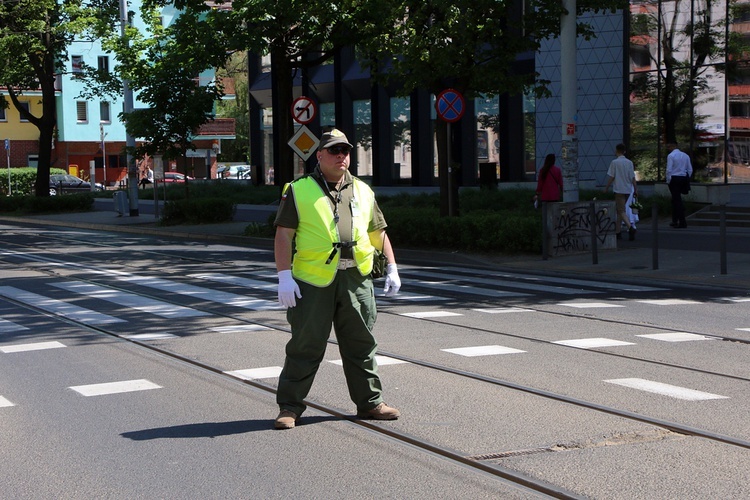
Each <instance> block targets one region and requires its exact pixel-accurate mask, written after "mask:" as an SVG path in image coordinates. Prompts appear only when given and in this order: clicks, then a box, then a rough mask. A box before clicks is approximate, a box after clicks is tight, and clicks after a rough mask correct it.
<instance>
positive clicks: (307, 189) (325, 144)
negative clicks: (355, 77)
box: [274, 129, 401, 429]
mask: <svg viewBox="0 0 750 500" xmlns="http://www.w3.org/2000/svg"><path fill="white" fill-rule="evenodd" d="M351 150H352V145H351V144H350V143H349V141H348V140H347V138H346V135H344V133H343V132H341V131H339V130H337V129H333V130H331V131H330V132H326V133H324V134H323V136H322V138H321V141H320V146H319V148H318V151H317V153H316V155H317V159H318V165H317V166H316V167H315V170H314V171H313V172H312V173H310V174H308V175H304V176H302V177H300V178H299V179H296V180H295V181H293V182H291V183H289V184H287V185H285V186H284V188H283V191H282V197H281V202H280V204H279V209H278V212H277V215H276V220H275V226H276V237H275V241H274V255H275V259H276V269H277V271H278V278H279V288H278V297H279V302H280V303H281V305H283V306H286V307H287V321H289V324H290V326H291V330H292V338H291V339H290V340H289V342H288V343H287V345H286V359H285V362H284V367H283V369H282V371H281V375H280V376H279V385H278V391H277V395H276V402H277V403H278V405H279V409H280V413H279V415H278V417H277V418H276V422H275V427H276V429H291V428H293V427H294V426H295V424H296V422H297V420H298V419H299V417H300V416H301V415H302V413H303V412H304V411H305V409H306V405H305V403H304V399H305V398H306V397H307V395H308V393H309V391H310V388H311V387H312V383H313V379H314V377H315V373H316V372H317V370H318V367H319V366H320V363H321V361H322V360H323V355H324V354H325V350H326V346H327V341H328V337H329V336H330V333H331V326H333V330H334V332H335V334H336V339H337V341H338V346H339V352H340V353H341V358H342V362H343V367H344V377H345V378H346V383H347V386H348V388H349V396H350V398H351V399H352V401H353V402H354V404H355V405H356V408H357V416H358V417H361V418H373V419H378V420H395V419H397V418H398V417H399V416H400V412H399V411H398V410H397V409H395V408H392V407H390V406H388V405H386V404H385V403H384V402H383V396H382V384H381V380H380V377H379V375H378V371H377V364H376V362H375V353H376V351H377V342H376V340H375V337H374V336H373V332H372V329H373V326H374V325H375V316H376V304H375V292H374V289H373V280H372V278H371V276H370V273H371V271H372V266H373V258H374V252H375V249H376V248H377V249H378V250H382V251H383V253H384V254H385V256H386V258H387V262H388V264H387V266H386V269H387V271H386V272H387V274H386V276H385V288H384V292H385V294H386V296H392V295H395V294H396V293H398V291H399V289H400V287H401V280H400V278H399V276H398V267H397V265H396V259H395V256H394V253H393V248H392V246H391V243H390V241H389V239H388V236H387V235H386V233H385V228H386V226H387V224H386V221H385V218H384V217H383V214H382V212H381V211H380V209H379V208H378V204H377V202H376V200H375V195H374V193H373V192H372V189H370V187H369V186H367V184H365V183H364V182H362V181H361V180H360V179H358V178H357V177H355V176H353V175H352V174H351V173H350V172H349V170H348V169H349V153H350V152H351Z"/></svg>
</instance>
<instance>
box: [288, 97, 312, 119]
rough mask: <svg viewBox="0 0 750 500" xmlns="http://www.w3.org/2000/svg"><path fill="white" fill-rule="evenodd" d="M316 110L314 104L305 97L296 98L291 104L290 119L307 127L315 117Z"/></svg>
mask: <svg viewBox="0 0 750 500" xmlns="http://www.w3.org/2000/svg"><path fill="white" fill-rule="evenodd" d="M317 112H318V109H317V108H316V106H315V102H314V101H313V100H312V99H310V98H309V97H306V96H301V97H298V98H296V99H295V100H294V102H293V103H292V118H293V119H294V121H295V122H297V123H301V124H302V125H307V124H308V123H310V122H311V121H313V118H315V115H316V114H317Z"/></svg>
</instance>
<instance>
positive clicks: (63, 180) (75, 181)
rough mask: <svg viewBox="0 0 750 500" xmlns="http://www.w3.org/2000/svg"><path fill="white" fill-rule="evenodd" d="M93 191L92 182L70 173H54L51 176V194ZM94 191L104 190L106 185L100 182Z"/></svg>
mask: <svg viewBox="0 0 750 500" xmlns="http://www.w3.org/2000/svg"><path fill="white" fill-rule="evenodd" d="M90 191H91V183H90V182H88V181H84V180H83V179H80V178H78V177H76V176H75V175H70V174H52V175H50V176H49V195H50V196H57V195H58V194H68V193H86V192H90ZM94 191H104V186H103V185H102V184H99V183H98V182H97V183H96V184H95V185H94Z"/></svg>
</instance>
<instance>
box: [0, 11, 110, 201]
mask: <svg viewBox="0 0 750 500" xmlns="http://www.w3.org/2000/svg"><path fill="white" fill-rule="evenodd" d="M113 4H114V5H113ZM116 5H117V1H116V0H114V2H112V1H109V2H108V1H107V0H93V1H89V2H84V1H83V0H35V1H2V2H0V54H3V55H4V59H5V60H4V61H3V63H4V64H3V65H0V86H2V87H5V88H6V89H7V91H8V97H9V98H10V102H11V103H12V104H13V106H15V107H16V109H17V110H18V111H19V113H20V116H21V117H22V118H23V119H24V120H28V121H29V122H30V123H31V124H33V125H34V126H36V127H37V129H39V164H38V167H37V179H36V184H35V186H34V191H35V194H36V196H49V176H50V167H51V165H52V141H53V139H54V133H55V127H56V126H57V111H56V109H57V104H56V99H55V77H56V75H58V74H62V73H63V72H64V71H65V63H66V61H67V60H68V47H69V46H70V44H71V43H72V42H73V40H75V39H79V40H80V39H86V38H88V39H94V38H96V37H97V36H98V31H97V29H98V27H99V26H101V24H100V23H102V22H104V23H106V22H108V21H107V20H111V19H113V17H112V16H114V18H116V12H117V11H116ZM113 6H114V7H115V10H113ZM29 91H35V92H39V91H41V101H42V111H41V114H40V115H39V116H36V115H34V114H32V113H31V112H29V111H28V110H27V109H26V108H25V107H23V106H21V104H20V101H19V96H21V95H23V94H24V93H25V92H29ZM0 105H3V106H7V105H8V103H7V102H6V101H5V100H2V102H1V103H0Z"/></svg>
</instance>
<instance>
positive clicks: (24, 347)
mask: <svg viewBox="0 0 750 500" xmlns="http://www.w3.org/2000/svg"><path fill="white" fill-rule="evenodd" d="M60 347H66V346H65V344H63V343H61V342H58V341H56V340H55V341H51V342H34V343H33V344H15V345H9V346H5V347H0V352H4V353H6V354H8V353H11V352H26V351H41V350H44V349H58V348H60Z"/></svg>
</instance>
